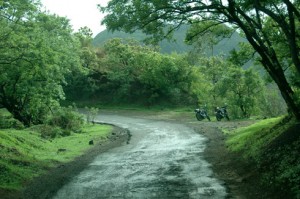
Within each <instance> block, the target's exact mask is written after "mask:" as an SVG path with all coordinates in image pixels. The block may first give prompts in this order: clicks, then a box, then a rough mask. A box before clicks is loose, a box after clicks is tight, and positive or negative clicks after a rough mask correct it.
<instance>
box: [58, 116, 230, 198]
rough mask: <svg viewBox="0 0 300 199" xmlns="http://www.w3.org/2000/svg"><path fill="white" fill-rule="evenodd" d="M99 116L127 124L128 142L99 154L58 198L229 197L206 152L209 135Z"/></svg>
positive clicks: (168, 125) (180, 127) (173, 126)
mask: <svg viewBox="0 0 300 199" xmlns="http://www.w3.org/2000/svg"><path fill="white" fill-rule="evenodd" d="M98 119H99V121H101V122H107V123H113V124H115V125H118V126H120V127H123V128H127V129H129V131H130V132H131V134H132V137H131V141H130V144H128V145H124V146H121V147H118V148H114V149H112V150H109V151H107V152H106V153H103V154H100V155H99V156H98V157H96V158H95V160H94V161H93V162H92V163H91V164H90V165H89V166H88V167H87V168H86V169H85V170H84V171H82V172H81V173H80V174H79V175H78V176H76V177H75V178H74V179H73V180H72V181H71V182H70V183H69V184H66V185H65V186H64V187H62V188H61V189H60V190H59V191H58V193H57V195H56V196H55V197H54V198H55V199H64V198H68V199H73V198H74V199H75V198H76V199H77V198H85V199H91V198H130V199H134V198H138V199H140V198H149V199H151V198H155V199H159V198H161V199H168V198H172V199H173V198H201V199H203V198H204V199H205V198H217V199H220V198H225V197H226V190H225V188H224V187H223V186H222V183H221V182H220V181H218V180H217V179H215V178H213V177H211V176H212V174H213V173H212V171H211V169H210V166H209V164H208V163H207V162H206V161H205V160H204V159H203V157H202V152H203V151H204V149H205V145H204V143H205V138H204V137H202V136H201V135H199V134H197V133H195V132H194V131H193V130H192V129H190V128H188V127H186V126H184V125H180V124H174V123H166V122H159V121H153V120H142V119H134V118H126V117H118V116H100V117H99V118H98Z"/></svg>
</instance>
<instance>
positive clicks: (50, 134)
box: [0, 109, 112, 191]
mask: <svg viewBox="0 0 300 199" xmlns="http://www.w3.org/2000/svg"><path fill="white" fill-rule="evenodd" d="M3 115H4V116H3ZM0 119H1V123H2V124H3V123H4V124H5V123H6V122H9V124H10V125H11V124H14V122H12V121H15V120H14V119H13V118H12V116H11V115H9V114H8V112H6V111H4V110H3V109H1V116H0ZM17 127H18V128H1V129H0V149H1V151H0V189H4V190H9V191H13V190H15V191H17V190H20V189H21V188H22V187H23V186H24V184H26V182H29V181H30V180H31V179H32V178H33V177H35V176H38V175H40V174H42V173H44V172H47V170H48V169H49V168H52V167H55V166H58V165H59V164H62V163H65V162H69V161H72V160H73V159H74V158H76V157H78V156H80V155H82V154H83V153H84V152H86V151H87V150H88V149H90V148H91V147H92V146H93V145H90V144H89V142H90V141H91V140H93V143H94V144H99V143H100V142H104V141H105V140H106V139H107V136H108V135H109V134H110V132H111V130H112V127H111V126H109V125H100V124H91V123H85V124H83V125H81V126H80V131H71V130H70V129H68V133H67V135H66V133H64V132H63V131H64V129H61V128H60V127H58V126H56V127H50V126H32V127H31V128H19V126H17ZM65 130H66V129H65Z"/></svg>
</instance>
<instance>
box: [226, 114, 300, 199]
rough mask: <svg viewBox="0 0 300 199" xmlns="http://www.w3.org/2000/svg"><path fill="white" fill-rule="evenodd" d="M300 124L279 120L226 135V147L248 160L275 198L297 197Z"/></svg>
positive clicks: (273, 119)
mask: <svg viewBox="0 0 300 199" xmlns="http://www.w3.org/2000/svg"><path fill="white" fill-rule="evenodd" d="M299 127H300V124H299V123H297V122H296V121H294V120H293V119H287V118H286V117H278V118H272V119H267V120H262V121H260V122H257V123H255V124H253V125H250V126H248V127H243V128H239V129H237V130H235V131H232V132H226V131H225V133H226V134H227V135H228V139H227V141H226V145H227V146H228V148H229V150H230V151H232V152H237V153H240V154H241V155H242V156H243V157H244V158H245V161H251V162H252V163H253V164H254V165H255V167H256V168H257V170H258V171H259V173H261V184H262V185H263V186H264V187H266V188H269V189H271V190H272V191H273V192H275V193H276V194H277V196H278V198H280V197H283V198H300V159H299V154H300V136H299Z"/></svg>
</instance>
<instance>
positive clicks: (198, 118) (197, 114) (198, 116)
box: [196, 113, 203, 121]
mask: <svg viewBox="0 0 300 199" xmlns="http://www.w3.org/2000/svg"><path fill="white" fill-rule="evenodd" d="M196 118H197V120H198V121H201V120H203V117H202V116H201V115H200V113H196Z"/></svg>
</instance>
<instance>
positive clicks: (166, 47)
mask: <svg viewBox="0 0 300 199" xmlns="http://www.w3.org/2000/svg"><path fill="white" fill-rule="evenodd" d="M187 29H188V26H182V27H180V28H179V29H178V30H177V31H176V32H174V39H175V40H176V42H172V41H167V40H163V41H162V42H160V43H159V46H160V48H161V52H162V53H171V52H177V53H184V52H188V51H189V50H191V49H192V47H191V46H189V45H187V44H185V42H184V39H185V34H186V31H187ZM112 38H131V39H135V40H137V41H142V40H143V39H145V38H146V35H145V34H144V33H142V32H141V31H136V32H134V33H132V34H129V33H125V32H120V31H116V32H114V33H112V32H109V31H107V30H104V31H102V32H100V33H99V34H97V35H96V37H95V38H94V40H93V45H94V46H102V45H103V44H104V43H105V42H106V41H107V40H109V39H112ZM241 41H245V40H244V39H243V38H241V37H240V36H239V34H237V33H235V34H233V35H232V36H231V38H229V39H228V38H225V39H223V40H222V41H221V42H219V43H218V44H217V45H215V46H214V48H213V55H218V54H220V53H224V54H228V52H229V51H230V50H232V49H233V48H236V47H237V45H238V43H239V42H241ZM208 51H209V50H208ZM210 54H212V53H208V55H210Z"/></svg>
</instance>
